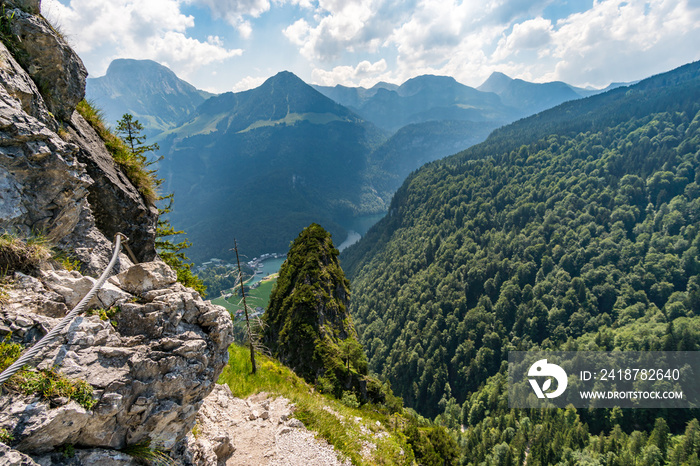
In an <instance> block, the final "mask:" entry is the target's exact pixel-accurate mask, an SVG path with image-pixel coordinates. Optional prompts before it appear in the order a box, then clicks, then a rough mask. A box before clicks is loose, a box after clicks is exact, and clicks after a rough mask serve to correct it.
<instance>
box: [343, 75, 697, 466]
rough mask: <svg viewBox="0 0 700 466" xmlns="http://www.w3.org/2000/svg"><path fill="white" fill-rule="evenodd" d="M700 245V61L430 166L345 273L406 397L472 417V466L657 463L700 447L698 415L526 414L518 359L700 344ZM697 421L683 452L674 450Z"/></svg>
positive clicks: (376, 357)
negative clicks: (515, 373)
mask: <svg viewBox="0 0 700 466" xmlns="http://www.w3.org/2000/svg"><path fill="white" fill-rule="evenodd" d="M699 248H700V65H699V64H698V63H693V64H690V65H686V66H685V67H682V68H679V69H677V70H674V71H672V72H669V73H666V74H664V75H659V76H656V77H653V78H650V79H648V80H645V81H642V82H641V83H639V84H637V85H635V86H632V87H630V88H620V89H617V90H614V91H611V92H609V93H606V94H603V95H598V96H594V97H589V98H587V99H583V100H579V101H575V102H570V103H567V104H563V105H561V106H559V107H557V108H555V109H552V110H550V111H547V112H543V113H541V114H539V115H537V116H535V117H531V118H528V119H525V120H521V121H519V122H517V123H515V124H513V125H510V126H508V127H505V128H503V129H501V130H498V131H496V132H495V133H494V134H492V135H491V136H490V137H489V139H488V140H487V141H486V142H484V143H482V144H480V145H478V146H475V147H472V148H470V149H469V150H467V151H465V152H463V153H461V154H458V155H456V156H454V157H450V158H448V159H444V160H442V161H438V162H433V163H431V164H429V165H427V166H425V167H423V168H422V169H421V170H419V171H418V172H416V173H415V174H413V175H412V176H410V177H409V179H408V180H407V181H406V182H405V183H404V184H403V186H402V187H401V188H400V189H399V191H398V192H397V193H396V195H395V197H394V199H393V200H392V203H391V206H390V210H389V214H388V215H387V217H385V218H384V219H383V220H382V221H381V222H380V223H379V224H377V225H376V226H375V227H374V228H373V229H371V230H370V232H369V233H368V234H367V236H366V237H365V238H364V239H363V240H362V241H361V242H360V243H358V244H357V245H355V246H353V247H351V248H349V249H348V250H347V252H345V253H344V255H343V267H344V269H345V270H346V272H348V274H349V276H350V277H351V279H352V285H353V292H354V295H353V301H352V307H351V310H352V313H353V316H354V318H355V322H356V326H357V330H358V333H359V334H360V335H361V339H362V341H363V343H364V344H365V347H366V350H367V354H368V358H369V366H370V369H371V370H373V371H376V372H377V373H379V374H381V375H382V376H384V377H386V378H387V379H388V380H389V381H390V382H391V384H392V388H393V389H394V391H395V392H397V393H399V394H401V395H402V396H403V397H404V400H405V403H406V405H408V406H412V407H414V408H416V409H417V410H418V411H419V412H421V413H422V414H424V415H428V416H431V417H433V416H435V415H438V414H440V419H441V420H442V421H443V422H445V423H446V424H448V425H451V426H455V427H456V426H457V425H459V424H464V425H465V426H466V427H467V429H466V432H465V433H464V434H463V436H462V441H463V444H462V446H463V448H464V451H463V452H464V453H466V456H465V458H466V460H465V461H466V462H471V463H473V464H478V463H479V462H481V461H489V464H491V463H490V461H494V463H493V464H509V463H507V462H501V461H506V459H505V458H507V457H510V458H511V460H513V459H514V458H520V460H521V461H522V459H523V458H524V454H525V450H526V449H527V448H529V452H530V456H529V457H528V465H529V464H556V463H557V462H558V461H568V463H567V464H577V462H579V461H582V458H584V457H588V456H590V457H591V458H601V457H602V458H605V457H606V456H605V455H608V454H609V453H612V455H613V456H608V458H613V459H611V460H610V461H609V462H608V463H607V464H630V463H625V462H624V459H623V458H627V456H625V455H626V454H628V453H630V452H632V453H630V454H633V455H634V454H638V455H640V457H641V455H642V454H646V455H647V457H648V459H649V461H650V462H645V463H638V464H654V463H653V461H652V460H654V458H656V459H657V460H658V459H659V458H660V459H661V460H666V461H668V462H671V460H672V459H673V458H676V459H679V458H680V459H679V460H678V461H681V460H683V458H685V459H684V461H685V460H687V459H688V458H689V457H691V456H692V455H693V454H697V449H698V447H699V446H700V443H698V441H697V439H695V437H696V436H697V433H694V432H696V431H697V421H693V422H694V423H695V424H692V425H690V424H687V423H688V422H689V421H690V420H691V419H692V418H695V417H697V416H698V412H697V411H695V410H681V411H678V412H673V413H671V412H668V411H662V410H625V411H624V412H623V411H621V410H602V409H599V410H590V411H586V410H578V412H575V411H573V410H572V412H569V411H568V410H567V412H562V411H551V412H546V411H543V412H537V411H532V412H528V411H523V410H514V411H509V410H508V408H507V395H506V393H505V373H506V371H505V370H506V367H507V366H506V365H505V364H504V360H505V359H506V358H507V353H508V351H509V350H527V349H533V348H545V349H591V350H598V349H599V350H612V349H621V350H698V349H700V346H699V345H698V343H699V342H700V317H698V313H700V262H699V256H700V255H699ZM526 416H528V421H527V422H525V420H524V419H525V417H526ZM657 417H659V418H660V419H661V420H660V421H657V420H655V418H657ZM662 424H663V425H662ZM538 425H539V427H537V426H538ZM616 426H617V427H616ZM686 426H688V429H690V430H691V431H692V432H691V434H690V435H691V437H690V438H691V440H689V442H690V446H689V447H688V448H686V449H685V450H683V452H681V451H680V449H678V451H676V447H677V444H673V445H671V444H668V443H666V441H665V440H664V441H663V442H661V441H660V440H659V438H661V437H663V438H664V439H665V438H666V433H667V432H668V431H671V432H675V433H679V434H682V433H683V431H684V429H686ZM635 432H636V433H635ZM588 433H591V434H594V435H598V434H599V433H602V434H601V437H600V438H599V440H595V439H598V437H589V436H588ZM682 439H685V440H687V437H682ZM693 439H694V440H693ZM685 440H684V441H685ZM680 441H681V440H679V442H680ZM596 442H597V443H596ZM635 442H636V443H635ZM633 444H634V445H636V446H634V445H633ZM652 446H653V447H654V448H656V449H657V450H658V452H657V451H656V450H654V449H651V447H652ZM686 446H687V445H686ZM567 448H568V450H567ZM684 448H685V447H684ZM635 452H636V453H635ZM645 452H646V453H645ZM694 452H695V453H694ZM657 453H658V455H661V456H658V455H657ZM566 455H569V456H566ZM577 455H578V456H577ZM654 455H657V456H654ZM674 455H676V456H674ZM684 455H685V456H684ZM497 457H498V458H500V460H496V458H497ZM613 460H614V461H613ZM591 464H596V463H591ZM657 464H658V463H657ZM675 464H680V462H677V463H675Z"/></svg>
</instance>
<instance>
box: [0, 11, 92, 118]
mask: <svg viewBox="0 0 700 466" xmlns="http://www.w3.org/2000/svg"><path fill="white" fill-rule="evenodd" d="M25 3H28V2H25ZM30 6H31V5H30ZM9 14H12V15H13V16H12V22H11V25H12V32H13V33H14V34H15V35H16V36H17V37H18V39H19V40H18V47H19V49H20V51H21V53H19V54H18V56H17V57H15V58H16V59H17V60H18V61H19V63H20V65H22V68H24V69H25V70H26V71H27V72H28V73H29V75H30V76H31V77H32V80H33V81H34V82H35V83H36V85H37V87H38V88H39V91H40V92H41V95H42V96H43V97H44V101H45V102H46V105H47V106H48V108H49V110H50V111H51V112H53V114H54V115H55V116H56V117H57V118H58V119H60V120H64V121H68V120H70V118H71V115H72V114H73V110H75V106H76V105H77V103H78V102H80V101H81V100H83V98H84V97H85V79H86V78H87V70H86V69H85V66H84V65H83V62H82V61H81V60H80V57H78V55H77V54H76V53H75V52H74V51H73V49H71V48H70V46H69V45H68V43H67V42H66V41H65V39H63V37H61V35H60V34H58V33H56V31H55V29H54V28H53V27H51V25H50V24H49V23H48V22H47V21H46V20H45V19H44V18H43V17H41V16H39V15H34V14H31V13H26V12H24V11H22V10H20V9H15V10H12V11H11V12H9Z"/></svg>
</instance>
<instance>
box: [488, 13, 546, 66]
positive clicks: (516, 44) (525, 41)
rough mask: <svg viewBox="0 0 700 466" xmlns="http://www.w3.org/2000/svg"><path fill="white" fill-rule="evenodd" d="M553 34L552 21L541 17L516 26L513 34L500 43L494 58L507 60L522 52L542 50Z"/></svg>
mask: <svg viewBox="0 0 700 466" xmlns="http://www.w3.org/2000/svg"><path fill="white" fill-rule="evenodd" d="M552 33H553V28H552V23H551V21H550V20H548V19H544V18H541V17H538V18H534V19H531V20H528V21H524V22H522V23H519V24H515V25H514V26H513V32H511V34H510V35H508V36H506V37H503V38H502V39H501V40H500V41H499V43H498V48H497V49H496V51H495V52H494V54H493V58H494V59H495V60H502V59H506V58H509V57H510V56H511V55H513V54H517V53H518V52H519V51H520V50H529V49H538V50H542V49H543V48H545V47H546V46H547V45H548V44H549V43H550V42H551V40H552Z"/></svg>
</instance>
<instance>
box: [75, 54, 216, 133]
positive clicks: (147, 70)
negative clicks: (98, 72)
mask: <svg viewBox="0 0 700 466" xmlns="http://www.w3.org/2000/svg"><path fill="white" fill-rule="evenodd" d="M86 95H87V97H88V99H90V100H93V101H94V102H95V104H96V105H97V107H99V108H100V109H101V110H102V111H103V112H104V117H105V119H106V121H108V122H112V123H116V122H117V121H118V120H119V119H120V118H121V117H122V115H124V114H125V113H131V114H132V115H133V116H134V117H135V118H137V119H139V121H140V122H141V123H142V124H143V125H144V128H145V130H146V134H148V135H149V136H153V135H156V134H159V133H160V132H162V131H165V130H168V129H171V128H173V127H175V126H177V125H178V124H180V123H182V122H183V121H185V120H186V119H187V118H188V117H189V116H190V115H191V114H192V113H193V112H194V110H195V109H196V108H197V107H198V106H199V105H200V104H201V103H202V102H204V101H205V100H206V99H208V98H209V97H211V96H212V94H210V93H208V92H205V91H201V90H199V89H196V88H195V87H194V86H192V85H191V84H189V83H187V82H185V81H183V80H181V79H180V78H178V77H177V76H176V75H175V73H173V72H172V71H170V70H169V69H168V68H166V67H165V66H162V65H160V64H158V63H156V62H154V61H151V60H130V59H119V60H114V61H113V62H112V63H111V64H110V65H109V67H108V68H107V72H106V74H105V75H104V76H101V77H99V78H88V79H87V80H86Z"/></svg>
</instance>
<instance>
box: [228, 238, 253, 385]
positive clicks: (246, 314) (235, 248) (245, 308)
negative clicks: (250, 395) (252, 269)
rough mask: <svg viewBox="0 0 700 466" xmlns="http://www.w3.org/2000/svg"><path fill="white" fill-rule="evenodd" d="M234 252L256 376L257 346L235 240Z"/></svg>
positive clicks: (251, 360) (251, 357)
mask: <svg viewBox="0 0 700 466" xmlns="http://www.w3.org/2000/svg"><path fill="white" fill-rule="evenodd" d="M233 250H234V251H236V264H238V283H240V285H241V297H242V298H243V310H244V311H245V325H246V330H247V332H248V345H249V346H250V363H251V364H252V365H253V372H252V373H253V374H255V371H256V367H255V345H254V343H253V335H252V334H251V332H250V319H249V318H248V305H247V304H246V302H245V286H243V272H241V261H240V259H239V258H238V243H237V242H236V239H235V238H234V240H233Z"/></svg>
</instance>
